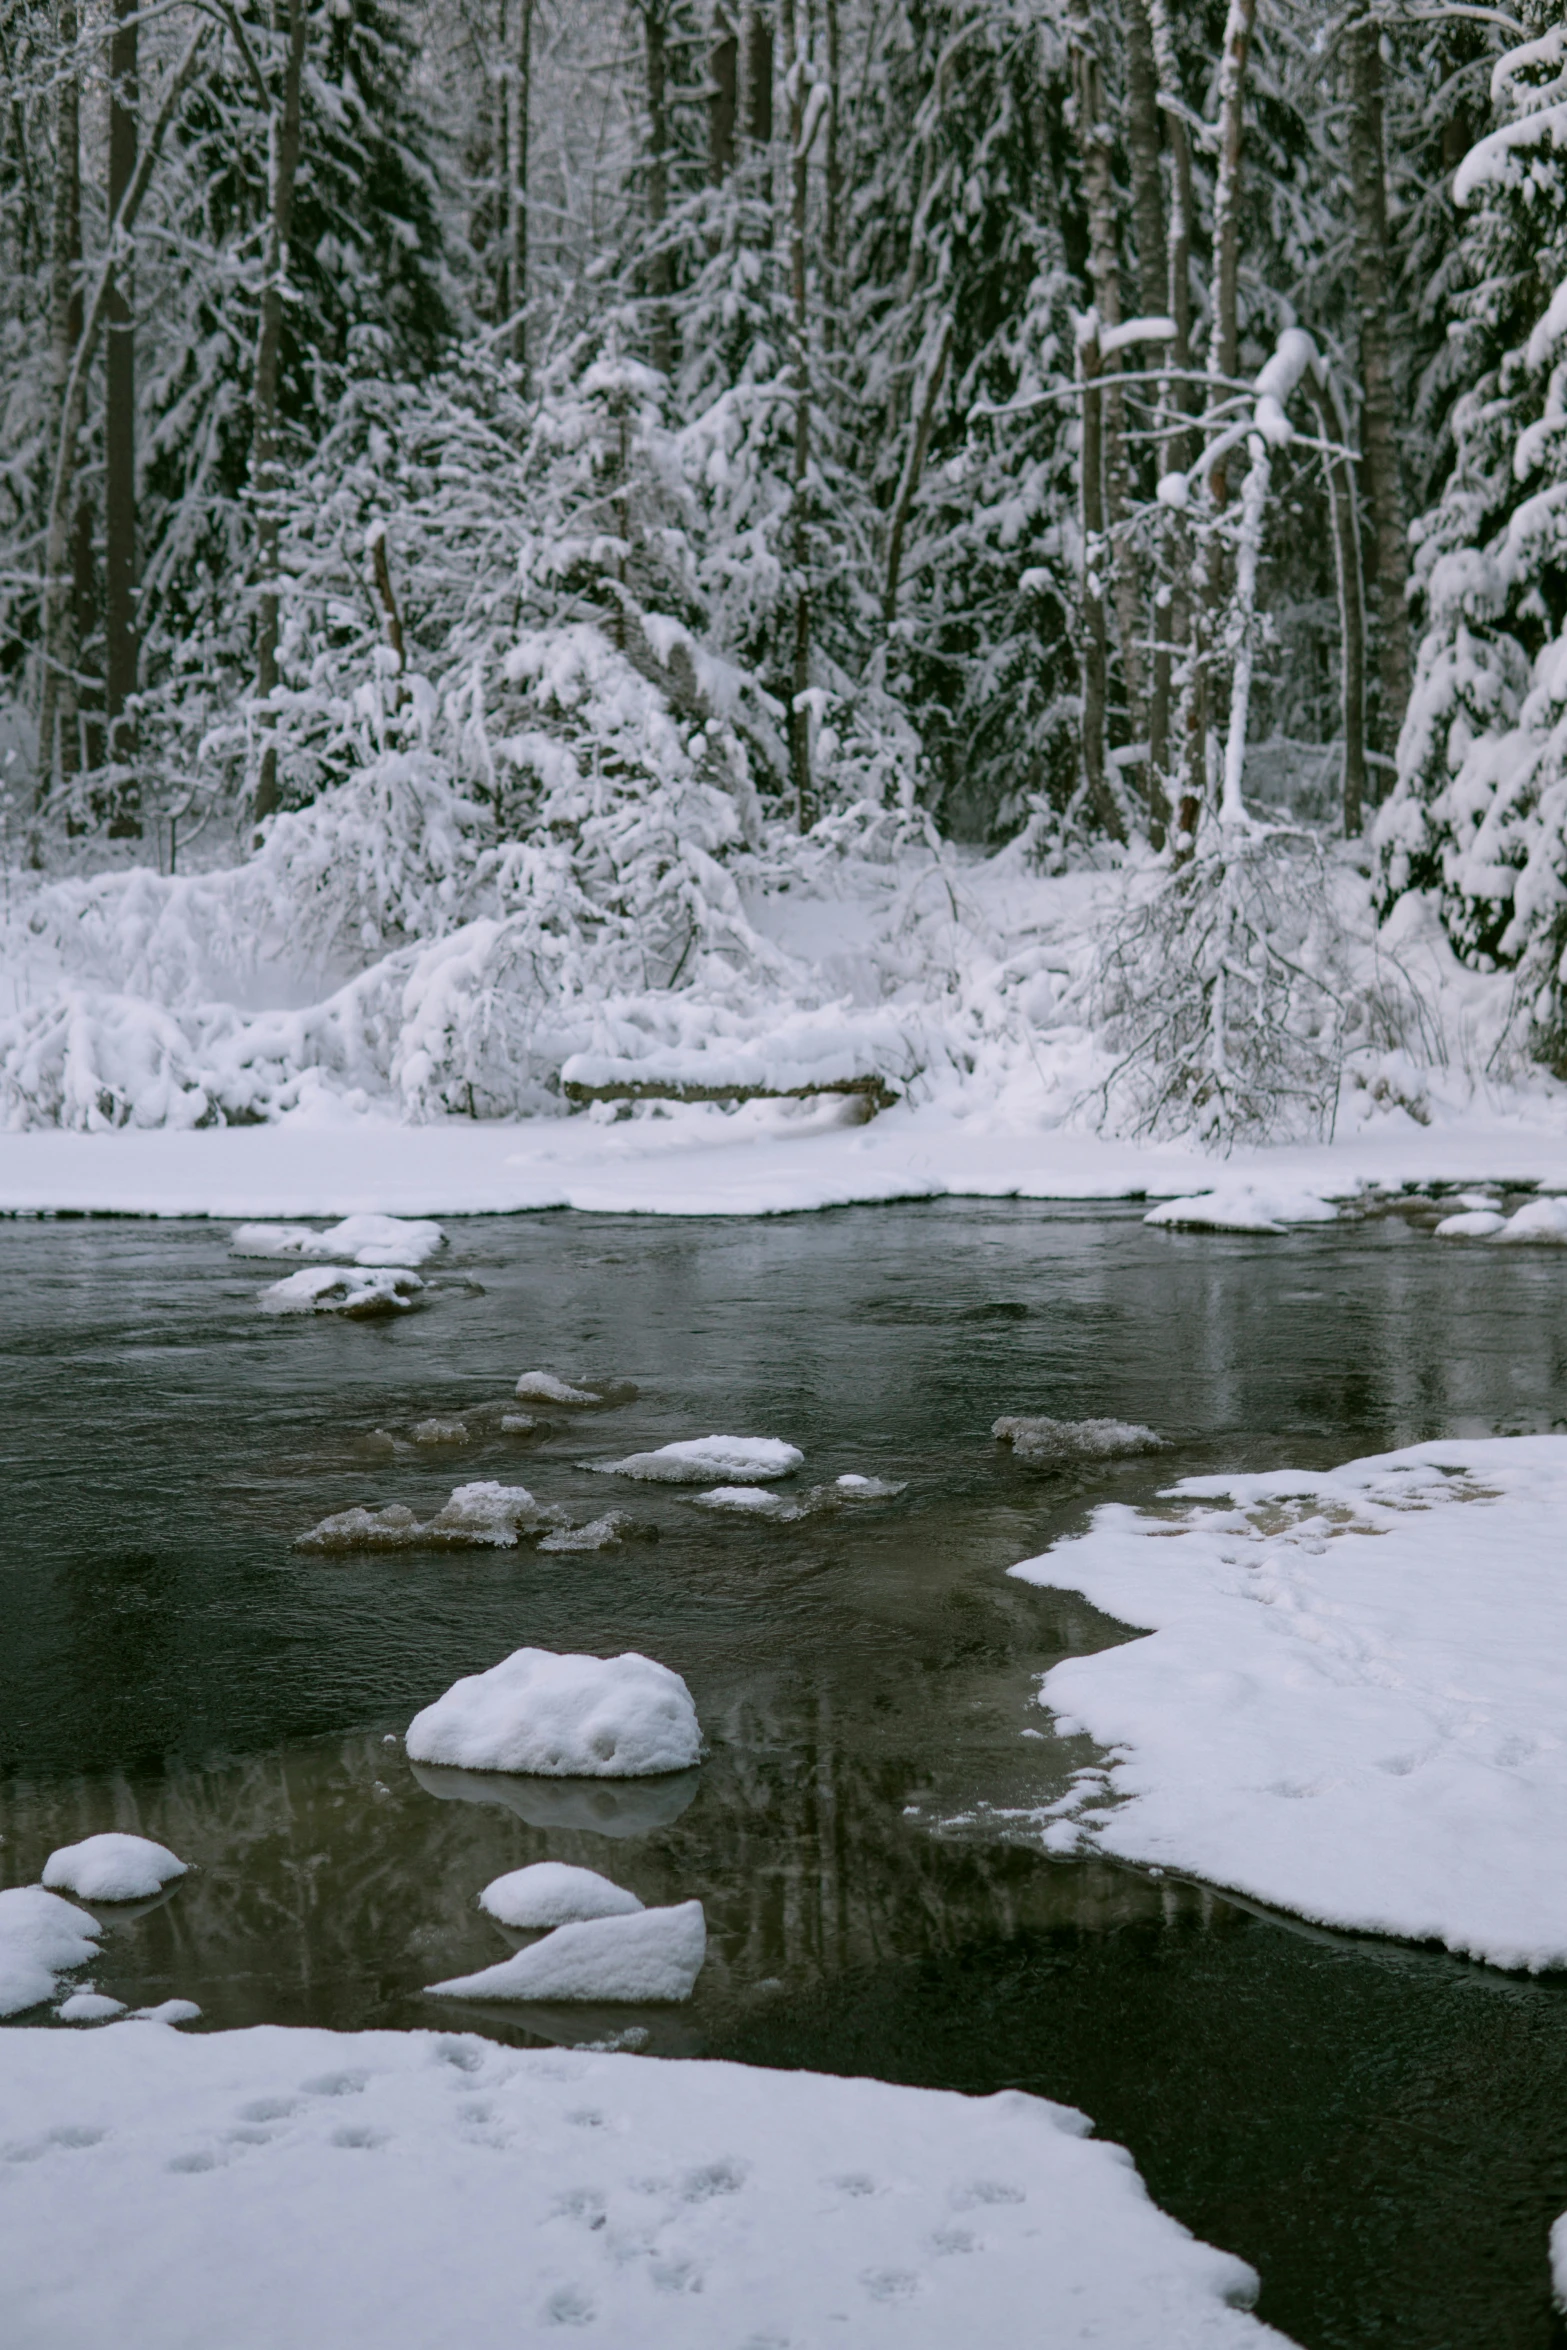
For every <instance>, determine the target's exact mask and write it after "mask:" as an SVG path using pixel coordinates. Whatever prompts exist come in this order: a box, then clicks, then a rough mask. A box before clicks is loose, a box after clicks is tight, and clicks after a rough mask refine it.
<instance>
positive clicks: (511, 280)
mask: <svg viewBox="0 0 1567 2350" xmlns="http://www.w3.org/2000/svg"><path fill="white" fill-rule="evenodd" d="M516 7H517V26H516V47H515V50H514V52H513V55H512V61H511V73H510V75H509V77H508V80H507V84H506V260H507V288H506V290H507V297H508V302H507V307H508V309H509V311H510V315H511V322H512V324H511V355H512V359H513V362H514V363H515V365H516V366H517V367H518V368H519V369H520V370H521V372H522V379H523V384H524V387H526V384H527V380H528V316H527V312H528V120H529V115H530V112H531V101H532V96H533V0H516Z"/></svg>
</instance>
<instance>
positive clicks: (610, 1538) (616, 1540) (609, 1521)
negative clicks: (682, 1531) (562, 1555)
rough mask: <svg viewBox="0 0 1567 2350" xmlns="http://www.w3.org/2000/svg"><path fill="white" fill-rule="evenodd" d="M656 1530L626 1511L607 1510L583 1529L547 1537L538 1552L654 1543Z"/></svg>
mask: <svg viewBox="0 0 1567 2350" xmlns="http://www.w3.org/2000/svg"><path fill="white" fill-rule="evenodd" d="M657 1540H658V1528H657V1527H656V1526H650V1525H649V1524H647V1522H646V1521H645V1520H644V1519H641V1518H633V1517H632V1516H630V1515H629V1513H628V1512H627V1511H625V1510H606V1511H605V1512H604V1514H603V1516H602V1517H601V1518H590V1519H589V1520H588V1522H587V1524H586V1525H585V1526H560V1527H557V1528H556V1530H555V1532H554V1533H553V1534H546V1535H545V1537H544V1540H543V1541H542V1542H541V1543H540V1544H539V1548H540V1550H552V1551H561V1550H616V1549H618V1548H619V1546H620V1544H621V1543H623V1542H656V1541H657Z"/></svg>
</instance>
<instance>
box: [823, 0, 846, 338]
mask: <svg viewBox="0 0 1567 2350" xmlns="http://www.w3.org/2000/svg"><path fill="white" fill-rule="evenodd" d="M826 20H827V21H826V30H827V152H826V154H825V156H824V157H823V159H822V164H823V168H822V179H823V183H824V185H823V194H824V196H825V199H826V202H825V207H824V218H823V221H822V235H823V241H824V244H825V247H826V255H825V258H826V264H827V270H826V277H827V283H826V317H825V319H824V320H823V329H824V332H823V340H824V341H825V343H826V346H827V348H828V350H829V351H835V350H836V349H837V348H838V327H839V314H840V312H841V310H842V307H843V147H842V144H841V139H840V133H839V127H838V107H839V100H840V94H841V92H842V89H843V59H842V50H841V42H840V28H839V23H838V0H826Z"/></svg>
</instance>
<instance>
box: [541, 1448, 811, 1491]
mask: <svg viewBox="0 0 1567 2350" xmlns="http://www.w3.org/2000/svg"><path fill="white" fill-rule="evenodd" d="M804 1458H805V1455H804V1453H803V1452H801V1450H800V1449H799V1447H798V1445H794V1444H784V1443H782V1442H781V1441H780V1440H779V1438H777V1437H776V1436H691V1437H687V1438H685V1439H684V1440H683V1441H681V1442H680V1443H678V1444H661V1445H659V1447H658V1448H657V1450H656V1451H653V1452H632V1453H627V1454H626V1456H625V1458H624V1459H623V1460H618V1461H584V1462H583V1463H582V1464H581V1465H582V1467H583V1468H585V1469H593V1470H595V1471H596V1472H597V1473H598V1474H599V1475H600V1476H601V1477H635V1478H638V1479H639V1480H641V1482H642V1483H644V1484H648V1485H705V1484H706V1483H707V1482H708V1480H709V1478H712V1477H727V1478H733V1479H734V1480H735V1481H736V1483H739V1482H740V1481H741V1480H744V1481H745V1482H746V1483H747V1484H751V1485H759V1484H763V1483H771V1482H772V1480H773V1479H775V1478H778V1477H788V1476H790V1475H792V1474H793V1472H794V1471H795V1470H796V1469H797V1468H798V1467H799V1466H800V1463H801V1462H802V1461H803V1460H804Z"/></svg>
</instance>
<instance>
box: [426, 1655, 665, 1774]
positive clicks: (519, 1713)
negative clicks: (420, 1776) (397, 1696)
mask: <svg viewBox="0 0 1567 2350" xmlns="http://www.w3.org/2000/svg"><path fill="white" fill-rule="evenodd" d="M406 1744H407V1750H408V1753H409V1756H410V1757H411V1759H412V1760H413V1761H415V1762H428V1763H448V1764H453V1765H455V1766H456V1767H458V1768H459V1769H462V1770H468V1771H532V1772H538V1773H540V1774H542V1775H543V1776H545V1777H547V1778H585V1779H633V1778H643V1777H647V1776H650V1775H651V1774H653V1773H655V1772H658V1771H683V1770H685V1769H686V1768H687V1767H688V1766H689V1765H690V1764H692V1763H694V1762H695V1761H696V1760H697V1759H698V1757H699V1755H700V1753H701V1750H702V1732H701V1728H700V1726H699V1724H698V1722H697V1718H696V1707H695V1706H694V1705H693V1704H692V1702H691V1692H690V1690H689V1689H688V1688H687V1687H686V1685H685V1683H684V1681H682V1680H681V1678H680V1675H679V1674H678V1673H672V1672H671V1671H670V1670H669V1668H668V1666H667V1665H660V1664H655V1663H654V1662H653V1660H652V1658H651V1657H646V1656H638V1655H636V1654H635V1653H631V1654H627V1655H625V1656H612V1657H599V1656H557V1655H556V1654H555V1653H554V1651H553V1650H551V1649H547V1648H519V1649H517V1650H516V1651H515V1652H514V1653H513V1654H512V1655H511V1656H508V1657H503V1658H502V1660H501V1662H500V1663H499V1664H498V1665H492V1666H491V1667H490V1669H489V1671H488V1672H487V1673H473V1674H470V1675H469V1676H468V1677H467V1678H466V1679H465V1680H462V1681H457V1682H454V1683H453V1685H452V1687H451V1688H450V1689H448V1690H447V1692H446V1695H445V1696H444V1697H438V1698H437V1699H436V1701H435V1703H434V1704H433V1705H427V1706H426V1707H425V1709H424V1711H423V1712H422V1713H420V1714H416V1715H415V1716H414V1719H413V1720H412V1722H411V1723H410V1724H409V1726H408V1737H407V1741H406Z"/></svg>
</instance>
